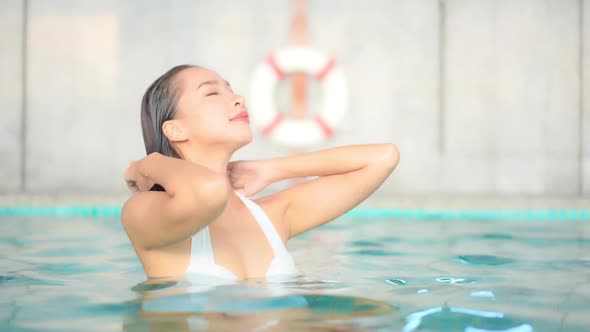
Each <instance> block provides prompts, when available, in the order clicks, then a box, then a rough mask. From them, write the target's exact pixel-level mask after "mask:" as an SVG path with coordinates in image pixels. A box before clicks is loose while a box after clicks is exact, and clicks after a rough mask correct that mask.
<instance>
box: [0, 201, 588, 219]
mask: <svg viewBox="0 0 590 332" xmlns="http://www.w3.org/2000/svg"><path fill="white" fill-rule="evenodd" d="M120 216H121V208H120V207H117V206H87V205H75V206H45V207H35V206H15V207H0V217H57V218H66V217H67V218H70V217H95V218H118V217H120ZM345 217H347V218H356V219H376V218H388V219H418V220H457V219H462V220H537V221H588V220H590V210H566V209H547V210H422V209H395V208H394V209H389V208H356V209H353V210H351V211H349V212H348V213H346V214H345Z"/></svg>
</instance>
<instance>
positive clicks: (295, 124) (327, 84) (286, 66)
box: [248, 47, 348, 147]
mask: <svg viewBox="0 0 590 332" xmlns="http://www.w3.org/2000/svg"><path fill="white" fill-rule="evenodd" d="M297 72H304V73H307V74H309V75H311V76H313V77H314V78H315V79H316V80H317V81H318V82H320V83H321V87H322V90H323V94H322V95H323V101H322V106H321V109H320V110H319V111H318V112H315V113H313V114H312V115H308V116H306V117H305V118H304V119H294V118H291V117H289V116H288V115H287V114H285V113H284V112H278V111H277V107H276V103H275V88H276V86H277V83H278V82H279V81H280V80H282V79H284V78H285V77H286V76H287V75H288V74H291V73H297ZM251 89H252V90H251V95H250V100H249V102H248V103H249V107H248V108H249V109H250V110H251V117H252V120H253V122H254V124H255V125H256V126H257V127H259V128H260V129H261V130H262V133H263V135H265V136H269V137H271V138H272V139H273V140H275V141H276V142H278V143H279V144H282V145H285V146H290V147H303V146H308V145H313V144H316V143H320V142H321V141H323V140H325V139H326V138H329V137H331V136H333V135H334V131H335V129H336V127H337V126H338V125H339V124H340V122H341V120H342V118H343V117H344V114H345V113H346V111H347V108H348V94H347V86H346V79H345V77H344V73H343V72H342V70H341V69H340V68H339V67H338V66H337V65H336V59H335V58H333V57H328V56H326V55H325V54H323V53H322V52H319V51H317V50H315V49H312V48H309V47H288V48H284V49H281V50H279V51H277V52H275V53H271V54H269V55H268V57H267V58H266V61H265V62H263V63H262V64H261V65H260V66H258V68H257V69H256V71H255V72H254V76H253V79H252V85H251Z"/></svg>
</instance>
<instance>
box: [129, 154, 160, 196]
mask: <svg viewBox="0 0 590 332" xmlns="http://www.w3.org/2000/svg"><path fill="white" fill-rule="evenodd" d="M140 163H141V160H134V161H132V162H131V163H130V164H129V166H128V167H127V169H126V170H125V182H126V183H127V188H129V190H131V192H132V193H136V192H139V191H149V190H150V189H151V188H152V187H153V186H154V182H153V181H152V180H150V179H149V178H147V177H145V176H143V175H141V174H140V173H139V165H140Z"/></svg>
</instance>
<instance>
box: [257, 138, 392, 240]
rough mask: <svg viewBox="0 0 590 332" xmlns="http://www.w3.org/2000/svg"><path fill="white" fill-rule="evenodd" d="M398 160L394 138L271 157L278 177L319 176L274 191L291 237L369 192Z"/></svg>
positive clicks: (336, 214) (270, 161)
mask: <svg viewBox="0 0 590 332" xmlns="http://www.w3.org/2000/svg"><path fill="white" fill-rule="evenodd" d="M398 161H399V151H398V149H397V147H396V146H395V145H394V144H373V145H354V146H345V147H338V148H332V149H327V150H322V151H318V152H311V153H306V154H301V155H297V156H293V157H285V158H277V159H271V160H269V163H271V165H272V168H273V169H275V170H276V172H273V173H274V174H277V175H276V177H277V178H276V179H275V180H276V181H280V180H283V179H287V178H293V177H304V176H319V178H317V179H315V180H313V181H310V182H306V183H302V184H299V185H297V186H295V187H292V188H290V189H287V190H284V191H282V192H280V193H277V194H275V195H276V201H277V202H279V203H280V204H284V211H285V214H284V216H285V217H284V218H285V222H286V225H287V227H288V229H289V237H293V236H295V235H297V234H300V233H303V232H305V231H307V230H309V229H311V228H314V227H316V226H319V225H321V224H324V223H326V222H328V221H330V220H333V219H335V218H337V217H338V216H340V215H342V214H344V213H346V212H347V211H349V210H350V209H352V208H353V207H355V206H356V205H358V204H359V203H361V202H362V201H363V200H364V199H365V198H367V197H368V196H369V195H371V194H372V193H373V192H374V191H375V190H377V188H379V186H380V185H381V184H382V183H383V181H385V179H387V177H388V176H389V174H391V172H392V171H393V170H394V169H395V167H396V166H397V163H398Z"/></svg>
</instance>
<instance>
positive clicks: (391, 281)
mask: <svg viewBox="0 0 590 332" xmlns="http://www.w3.org/2000/svg"><path fill="white" fill-rule="evenodd" d="M385 282H386V283H388V284H390V285H395V286H403V285H405V284H406V281H405V280H402V279H387V280H385Z"/></svg>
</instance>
